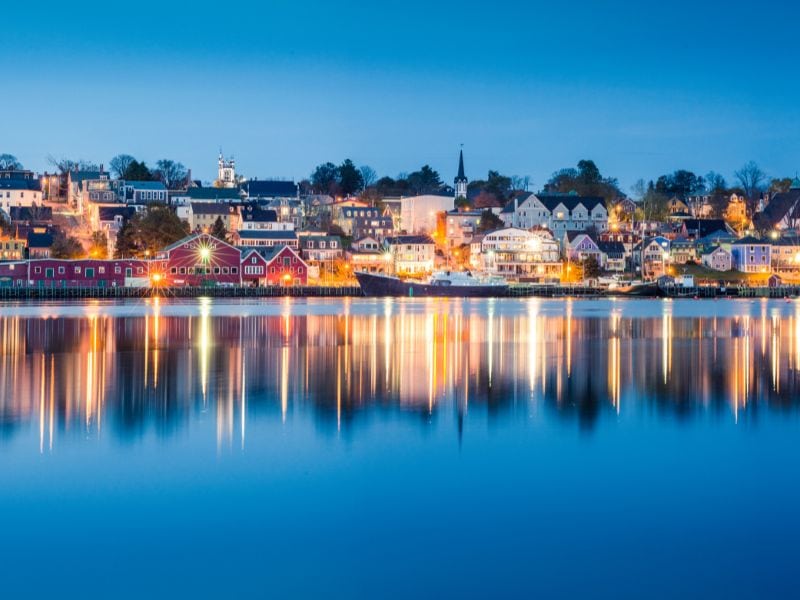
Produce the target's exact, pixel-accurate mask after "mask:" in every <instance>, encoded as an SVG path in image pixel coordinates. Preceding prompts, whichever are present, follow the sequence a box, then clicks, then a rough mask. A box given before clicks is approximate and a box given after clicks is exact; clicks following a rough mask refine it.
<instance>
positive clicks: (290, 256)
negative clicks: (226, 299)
mask: <svg viewBox="0 0 800 600" xmlns="http://www.w3.org/2000/svg"><path fill="white" fill-rule="evenodd" d="M242 282H243V283H245V284H249V285H254V286H267V285H275V286H278V285H279V286H295V285H306V284H307V283H308V265H307V264H306V263H305V262H304V261H303V259H302V257H301V256H300V255H299V254H298V253H297V251H295V250H294V249H293V248H289V247H288V246H272V247H269V248H252V249H249V250H246V251H245V252H243V253H242Z"/></svg>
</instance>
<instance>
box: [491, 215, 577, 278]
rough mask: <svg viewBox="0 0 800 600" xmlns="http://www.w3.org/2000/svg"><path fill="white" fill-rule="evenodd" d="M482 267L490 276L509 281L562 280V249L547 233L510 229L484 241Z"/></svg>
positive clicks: (500, 230)
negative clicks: (491, 274) (504, 278)
mask: <svg viewBox="0 0 800 600" xmlns="http://www.w3.org/2000/svg"><path fill="white" fill-rule="evenodd" d="M481 263H482V266H483V268H485V269H486V270H487V271H488V272H490V273H493V274H496V275H502V276H504V277H506V278H508V279H534V280H540V281H545V280H553V279H559V278H560V277H561V251H560V246H559V243H558V242H557V241H556V240H555V239H554V238H553V236H552V235H551V234H550V233H549V232H547V231H541V230H540V231H527V230H525V229H518V228H516V227H507V228H505V229H498V230H496V231H492V232H491V233H487V234H486V235H484V236H483V240H482V241H481Z"/></svg>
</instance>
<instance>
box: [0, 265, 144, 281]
mask: <svg viewBox="0 0 800 600" xmlns="http://www.w3.org/2000/svg"><path fill="white" fill-rule="evenodd" d="M149 275H150V265H149V262H148V261H146V260H137V259H118V260H97V259H78V260H66V259H58V258H42V259H35V260H28V261H19V262H4V263H0V285H5V286H14V287H44V288H86V287H138V286H146V285H149Z"/></svg>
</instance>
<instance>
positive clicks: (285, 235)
mask: <svg viewBox="0 0 800 600" xmlns="http://www.w3.org/2000/svg"><path fill="white" fill-rule="evenodd" d="M237 235H238V236H239V238H240V239H243V240H296V239H297V233H296V232H294V231H265V230H263V229H241V230H239V231H238V232H237Z"/></svg>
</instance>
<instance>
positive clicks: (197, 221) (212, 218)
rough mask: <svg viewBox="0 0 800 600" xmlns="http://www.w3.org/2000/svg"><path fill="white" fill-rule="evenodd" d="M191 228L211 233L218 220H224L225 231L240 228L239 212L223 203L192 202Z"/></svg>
mask: <svg viewBox="0 0 800 600" xmlns="http://www.w3.org/2000/svg"><path fill="white" fill-rule="evenodd" d="M188 216H189V218H188V221H189V228H190V229H191V230H192V231H203V232H205V233H209V232H210V231H211V230H212V228H213V227H214V224H215V223H216V222H217V219H222V224H223V225H225V231H233V230H235V229H238V228H239V212H238V211H237V210H236V208H235V207H234V206H232V205H231V204H225V203H222V202H192V203H191V204H190V205H189V215H188Z"/></svg>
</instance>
